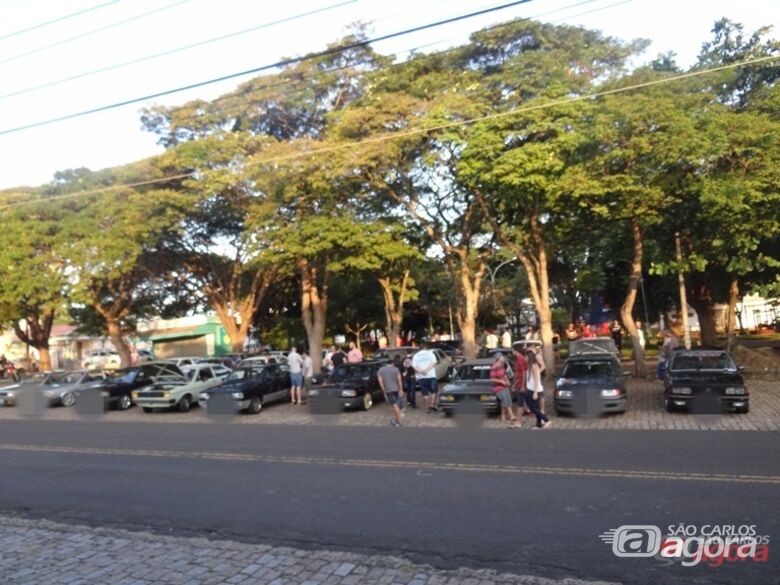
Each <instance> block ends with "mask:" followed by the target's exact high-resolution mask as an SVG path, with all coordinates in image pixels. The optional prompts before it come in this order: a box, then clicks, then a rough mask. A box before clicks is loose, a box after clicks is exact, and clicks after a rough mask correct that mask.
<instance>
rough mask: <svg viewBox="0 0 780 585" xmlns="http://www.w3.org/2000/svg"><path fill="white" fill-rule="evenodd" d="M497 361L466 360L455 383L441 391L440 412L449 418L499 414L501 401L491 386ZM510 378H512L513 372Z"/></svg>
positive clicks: (451, 382)
mask: <svg viewBox="0 0 780 585" xmlns="http://www.w3.org/2000/svg"><path fill="white" fill-rule="evenodd" d="M494 359H495V358H479V359H475V360H467V361H465V362H463V364H461V365H460V367H458V368H457V369H456V370H455V372H454V373H453V376H452V381H450V382H449V383H448V384H446V385H444V386H443V387H442V388H441V390H440V391H439V408H440V409H441V410H443V411H444V412H445V413H446V414H455V413H461V414H476V413H483V412H484V413H498V412H500V410H501V409H500V408H499V406H498V400H497V399H496V395H495V394H494V393H493V389H492V385H491V383H490V367H491V366H492V365H493V361H494ZM507 375H508V376H509V377H510V379H511V378H512V377H513V374H512V370H511V368H509V367H507Z"/></svg>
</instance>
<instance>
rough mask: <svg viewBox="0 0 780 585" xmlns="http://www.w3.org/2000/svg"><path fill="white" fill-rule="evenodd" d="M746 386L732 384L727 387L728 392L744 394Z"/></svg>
mask: <svg viewBox="0 0 780 585" xmlns="http://www.w3.org/2000/svg"><path fill="white" fill-rule="evenodd" d="M744 393H745V388H743V387H742V386H732V387H729V388H726V394H744Z"/></svg>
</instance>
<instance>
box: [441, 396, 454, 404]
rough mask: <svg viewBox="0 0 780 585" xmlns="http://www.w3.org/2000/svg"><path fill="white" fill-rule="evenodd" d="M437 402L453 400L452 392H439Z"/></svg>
mask: <svg viewBox="0 0 780 585" xmlns="http://www.w3.org/2000/svg"><path fill="white" fill-rule="evenodd" d="M439 402H455V397H454V396H453V395H452V394H439Z"/></svg>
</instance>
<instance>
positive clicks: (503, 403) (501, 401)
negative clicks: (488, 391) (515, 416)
mask: <svg viewBox="0 0 780 585" xmlns="http://www.w3.org/2000/svg"><path fill="white" fill-rule="evenodd" d="M494 394H495V395H496V400H498V405H499V406H500V407H501V408H509V407H510V406H512V393H511V392H509V388H504V389H502V390H500V391H498V392H494Z"/></svg>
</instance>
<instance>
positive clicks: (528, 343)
mask: <svg viewBox="0 0 780 585" xmlns="http://www.w3.org/2000/svg"><path fill="white" fill-rule="evenodd" d="M512 347H513V348H514V349H517V350H518V351H528V350H529V349H532V350H534V351H538V350H540V349H541V348H542V341H541V340H540V339H520V340H518V341H515V342H514V343H513V344H512Z"/></svg>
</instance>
